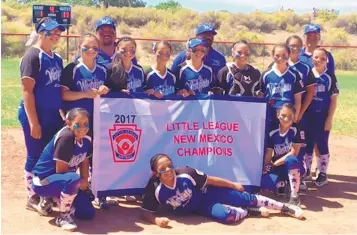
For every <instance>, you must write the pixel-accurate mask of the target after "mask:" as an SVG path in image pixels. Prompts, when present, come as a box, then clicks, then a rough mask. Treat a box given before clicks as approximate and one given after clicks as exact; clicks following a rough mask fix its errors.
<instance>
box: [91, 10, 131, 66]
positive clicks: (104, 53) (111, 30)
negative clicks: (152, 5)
mask: <svg viewBox="0 0 357 235" xmlns="http://www.w3.org/2000/svg"><path fill="white" fill-rule="evenodd" d="M95 31H96V36H97V38H98V39H99V42H100V51H99V53H98V59H97V62H98V63H101V64H103V65H105V66H106V67H107V68H108V69H110V68H111V67H112V65H113V64H112V62H113V60H114V59H115V57H116V55H117V52H116V42H115V39H116V23H115V21H114V20H113V19H112V18H111V17H109V16H104V17H102V18H101V19H99V20H97V22H96V24H95ZM133 63H134V64H137V61H136V59H135V58H134V59H133Z"/></svg>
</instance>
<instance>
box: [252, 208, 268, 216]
mask: <svg viewBox="0 0 357 235" xmlns="http://www.w3.org/2000/svg"><path fill="white" fill-rule="evenodd" d="M247 211H248V214H249V216H263V217H268V216H269V214H270V213H269V210H268V209H267V208H265V207H248V208H247Z"/></svg>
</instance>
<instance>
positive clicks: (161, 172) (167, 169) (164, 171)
mask: <svg viewBox="0 0 357 235" xmlns="http://www.w3.org/2000/svg"><path fill="white" fill-rule="evenodd" d="M173 169H175V168H174V166H167V167H165V169H164V170H160V171H159V174H160V175H163V174H165V173H166V172H168V171H172V170H173Z"/></svg>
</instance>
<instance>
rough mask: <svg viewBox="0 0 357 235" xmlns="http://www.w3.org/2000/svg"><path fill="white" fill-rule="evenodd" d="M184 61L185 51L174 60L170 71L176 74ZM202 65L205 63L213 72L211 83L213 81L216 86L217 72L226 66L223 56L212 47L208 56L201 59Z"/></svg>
mask: <svg viewBox="0 0 357 235" xmlns="http://www.w3.org/2000/svg"><path fill="white" fill-rule="evenodd" d="M185 61H186V50H184V51H182V52H181V53H180V54H179V55H178V56H176V58H175V59H174V61H173V63H172V65H171V71H172V72H173V73H174V74H177V73H178V71H179V69H180V68H179V66H180V64H182V63H183V62H185ZM203 63H205V64H206V65H207V66H209V67H211V68H212V70H213V81H214V84H213V85H214V86H217V75H218V72H219V70H221V68H223V67H224V66H225V65H226V58H225V57H224V55H223V54H222V53H221V52H219V51H217V50H215V49H214V48H213V47H211V48H210V50H209V52H208V54H207V55H206V56H205V57H204V58H203Z"/></svg>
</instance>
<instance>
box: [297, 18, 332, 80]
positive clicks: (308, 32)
mask: <svg viewBox="0 0 357 235" xmlns="http://www.w3.org/2000/svg"><path fill="white" fill-rule="evenodd" d="M320 32H321V27H320V26H319V25H317V24H307V25H306V26H305V29H304V39H305V40H304V41H305V47H304V48H302V49H301V52H300V56H299V59H300V60H301V61H302V62H304V63H306V64H308V65H310V66H311V67H313V64H312V53H313V52H314V50H315V49H316V48H318V47H319V42H320V40H321V34H320ZM327 58H328V61H327V69H328V70H329V71H330V72H331V73H335V61H334V59H333V56H332V54H331V53H330V52H329V53H328V57H327Z"/></svg>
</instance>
